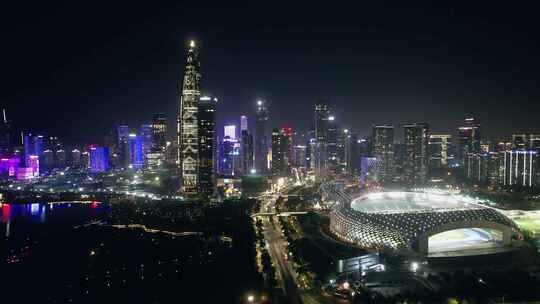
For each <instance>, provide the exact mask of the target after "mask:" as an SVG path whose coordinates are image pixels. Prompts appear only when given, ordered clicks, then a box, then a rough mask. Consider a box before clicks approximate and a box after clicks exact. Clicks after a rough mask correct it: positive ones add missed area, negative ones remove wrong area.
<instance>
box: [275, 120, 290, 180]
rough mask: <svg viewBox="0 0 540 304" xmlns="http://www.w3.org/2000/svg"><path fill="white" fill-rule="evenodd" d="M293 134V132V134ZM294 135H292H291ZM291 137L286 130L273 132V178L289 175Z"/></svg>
mask: <svg viewBox="0 0 540 304" xmlns="http://www.w3.org/2000/svg"><path fill="white" fill-rule="evenodd" d="M291 133H292V132H291ZM291 135H292V134H291ZM290 148H291V142H290V136H289V134H287V130H286V129H285V128H282V129H273V130H272V176H274V177H286V176H287V175H288V174H289V165H290V163H289V153H290Z"/></svg>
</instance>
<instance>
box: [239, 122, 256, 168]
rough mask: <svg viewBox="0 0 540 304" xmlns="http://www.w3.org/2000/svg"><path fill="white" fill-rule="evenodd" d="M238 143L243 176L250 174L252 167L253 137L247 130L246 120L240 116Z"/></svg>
mask: <svg viewBox="0 0 540 304" xmlns="http://www.w3.org/2000/svg"><path fill="white" fill-rule="evenodd" d="M240 141H241V145H242V146H241V149H240V154H241V155H242V170H243V173H244V174H250V173H251V172H252V170H253V169H254V167H253V135H252V134H251V133H250V132H249V129H248V118H247V116H245V115H242V116H240Z"/></svg>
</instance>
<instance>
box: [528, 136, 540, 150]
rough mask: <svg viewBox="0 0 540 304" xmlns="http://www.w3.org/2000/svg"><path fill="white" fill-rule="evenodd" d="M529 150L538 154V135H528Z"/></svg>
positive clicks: (539, 142) (539, 146)
mask: <svg viewBox="0 0 540 304" xmlns="http://www.w3.org/2000/svg"><path fill="white" fill-rule="evenodd" d="M529 149H531V150H534V151H538V153H540V134H529Z"/></svg>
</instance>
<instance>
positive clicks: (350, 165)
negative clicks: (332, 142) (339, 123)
mask: <svg viewBox="0 0 540 304" xmlns="http://www.w3.org/2000/svg"><path fill="white" fill-rule="evenodd" d="M343 133H344V137H345V143H344V145H345V147H344V155H343V158H344V160H345V162H344V165H345V171H346V172H347V173H349V174H353V175H358V174H359V173H360V153H359V146H358V134H357V133H355V132H352V131H347V132H343Z"/></svg>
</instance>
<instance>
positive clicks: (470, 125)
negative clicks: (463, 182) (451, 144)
mask: <svg viewBox="0 0 540 304" xmlns="http://www.w3.org/2000/svg"><path fill="white" fill-rule="evenodd" d="M458 140H459V154H458V156H459V161H460V165H461V166H465V163H466V160H467V158H468V154H469V153H480V152H482V151H481V149H480V141H481V140H482V137H481V133H480V122H479V121H478V118H477V117H476V116H475V115H468V116H467V117H465V124H464V125H463V126H462V127H459V129H458Z"/></svg>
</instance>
